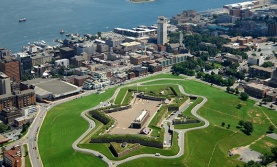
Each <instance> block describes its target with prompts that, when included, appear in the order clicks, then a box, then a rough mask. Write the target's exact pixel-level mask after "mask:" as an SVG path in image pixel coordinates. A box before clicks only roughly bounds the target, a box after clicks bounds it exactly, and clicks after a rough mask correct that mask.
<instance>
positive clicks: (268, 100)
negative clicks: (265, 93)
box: [262, 97, 270, 104]
mask: <svg viewBox="0 0 277 167" xmlns="http://www.w3.org/2000/svg"><path fill="white" fill-rule="evenodd" d="M262 101H263V102H264V103H265V104H267V102H270V98H269V97H264V98H263V100H262Z"/></svg>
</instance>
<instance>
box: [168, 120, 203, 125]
mask: <svg viewBox="0 0 277 167" xmlns="http://www.w3.org/2000/svg"><path fill="white" fill-rule="evenodd" d="M200 122H201V121H199V120H197V119H192V120H186V121H178V120H174V121H173V124H174V125H180V124H195V123H200Z"/></svg>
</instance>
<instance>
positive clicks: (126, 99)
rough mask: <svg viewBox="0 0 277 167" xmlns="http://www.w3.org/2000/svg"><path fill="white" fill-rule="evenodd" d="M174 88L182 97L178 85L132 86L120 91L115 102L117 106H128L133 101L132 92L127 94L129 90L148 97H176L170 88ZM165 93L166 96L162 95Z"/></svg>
mask: <svg viewBox="0 0 277 167" xmlns="http://www.w3.org/2000/svg"><path fill="white" fill-rule="evenodd" d="M169 87H172V89H173V90H174V91H175V92H176V94H177V95H180V91H179V89H178V86H176V85H170V86H168V85H155V86H151V85H150V86H138V87H136V86H130V87H125V88H122V89H120V91H119V92H118V94H117V97H116V98H115V100H114V103H115V104H121V102H122V105H128V104H129V103H130V101H131V99H132V92H127V91H128V89H130V90H133V91H134V92H136V91H137V90H138V91H139V92H144V93H145V94H147V95H150V96H155V97H166V98H167V97H175V95H174V93H173V92H172V90H171V89H170V88H169ZM162 91H164V95H162V94H160V92H162Z"/></svg>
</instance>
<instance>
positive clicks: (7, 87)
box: [0, 72, 11, 95]
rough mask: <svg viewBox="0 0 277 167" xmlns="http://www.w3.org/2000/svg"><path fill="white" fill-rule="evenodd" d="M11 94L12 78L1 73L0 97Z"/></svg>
mask: <svg viewBox="0 0 277 167" xmlns="http://www.w3.org/2000/svg"><path fill="white" fill-rule="evenodd" d="M4 94H11V81H10V77H8V76H7V75H6V74H4V73H2V72H0V95H4Z"/></svg>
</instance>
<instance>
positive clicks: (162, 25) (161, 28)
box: [157, 16, 167, 45]
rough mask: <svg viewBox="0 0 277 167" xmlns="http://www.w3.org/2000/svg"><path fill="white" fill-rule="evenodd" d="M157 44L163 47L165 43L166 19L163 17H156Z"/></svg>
mask: <svg viewBox="0 0 277 167" xmlns="http://www.w3.org/2000/svg"><path fill="white" fill-rule="evenodd" d="M157 25H158V30H157V44H162V45H164V44H165V43H166V42H167V19H166V17H164V16H159V17H158V22H157Z"/></svg>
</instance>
